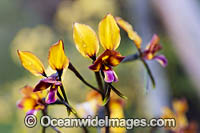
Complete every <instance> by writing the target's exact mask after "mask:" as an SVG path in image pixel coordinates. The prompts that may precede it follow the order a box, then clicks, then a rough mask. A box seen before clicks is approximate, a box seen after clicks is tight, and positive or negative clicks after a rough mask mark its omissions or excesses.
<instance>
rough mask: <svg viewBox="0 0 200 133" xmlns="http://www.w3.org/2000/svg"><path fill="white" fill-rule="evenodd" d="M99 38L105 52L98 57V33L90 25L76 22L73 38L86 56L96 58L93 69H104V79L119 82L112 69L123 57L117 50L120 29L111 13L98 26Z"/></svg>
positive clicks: (91, 67) (79, 49)
mask: <svg viewBox="0 0 200 133" xmlns="http://www.w3.org/2000/svg"><path fill="white" fill-rule="evenodd" d="M98 31H99V34H98V36H99V40H100V42H101V45H102V47H103V48H104V50H105V51H104V52H103V53H102V54H101V55H100V56H99V57H98V58H97V59H96V54H97V53H98V51H99V41H98V38H97V35H96V33H95V32H94V31H93V29H92V28H90V27H89V26H88V25H84V24H79V23H74V26H73V38H74V42H75V45H76V48H77V49H78V51H79V52H80V53H81V54H82V55H83V56H84V57H89V58H92V59H93V60H94V63H93V65H91V66H89V69H91V70H92V71H95V72H98V71H101V70H102V71H103V72H104V75H105V78H104V80H105V81H106V82H108V83H111V82H117V81H118V77H117V75H116V74H115V72H114V71H113V70H112V68H113V67H114V66H117V65H118V64H119V63H120V62H121V61H122V60H123V59H124V56H121V54H120V53H119V52H116V51H115V50H116V49H117V48H118V47H119V44H120V40H121V37H120V29H119V27H118V25H117V23H116V21H115V19H114V17H113V16H112V15H111V14H108V15H106V16H105V18H104V19H102V20H101V22H100V23H99V26H98Z"/></svg>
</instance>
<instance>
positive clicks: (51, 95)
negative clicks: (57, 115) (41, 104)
mask: <svg viewBox="0 0 200 133" xmlns="http://www.w3.org/2000/svg"><path fill="white" fill-rule="evenodd" d="M56 93H57V88H51V89H50V91H49V94H48V96H47V98H46V101H45V102H46V103H47V104H51V103H54V102H55V101H56Z"/></svg>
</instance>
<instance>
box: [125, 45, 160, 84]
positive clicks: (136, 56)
mask: <svg viewBox="0 0 200 133" xmlns="http://www.w3.org/2000/svg"><path fill="white" fill-rule="evenodd" d="M137 50H138V52H139V53H136V54H132V55H129V56H126V57H125V58H124V59H123V61H122V62H123V63H125V62H130V61H135V60H137V59H140V60H141V61H142V63H143V64H144V67H145V68H146V70H147V73H148V74H149V77H150V79H151V82H152V85H153V88H155V85H156V83H155V80H154V77H153V74H152V72H151V69H150V68H149V66H148V64H147V63H146V61H145V60H144V59H143V58H142V50H141V49H140V48H137Z"/></svg>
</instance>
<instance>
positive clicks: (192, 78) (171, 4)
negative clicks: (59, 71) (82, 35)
mask: <svg viewBox="0 0 200 133" xmlns="http://www.w3.org/2000/svg"><path fill="white" fill-rule="evenodd" d="M199 2H200V1H199V0H193V1H189V0H167V1H166V0H165V1H164V0H163V1H161V0H51V1H50V0H42V1H41V0H34V1H31V0H1V1H0V18H1V19H0V40H1V44H0V62H1V63H0V75H1V76H0V132H2V133H18V132H20V133H23V132H40V131H41V128H40V127H39V126H36V127H35V128H33V129H28V128H26V127H25V125H24V123H23V121H24V120H23V119H24V116H25V113H24V112H23V111H22V110H19V109H18V108H17V107H16V102H17V101H18V100H19V99H20V98H21V96H22V95H21V94H20V93H19V90H20V88H22V87H23V86H24V85H31V86H34V85H35V84H36V82H37V81H38V78H37V77H35V76H32V74H30V73H29V72H28V71H26V70H24V68H23V67H22V66H21V64H20V62H19V59H18V56H17V52H16V50H17V49H20V50H27V51H32V52H33V53H34V54H36V55H37V56H38V57H39V58H40V59H41V60H42V61H43V63H44V64H45V67H46V68H48V64H47V56H48V47H49V46H51V45H52V44H54V43H55V42H57V41H58V40H59V39H63V40H64V44H65V52H66V54H67V56H68V57H69V58H70V60H71V62H72V63H73V64H74V66H76V68H77V69H78V70H79V71H80V73H82V75H83V76H84V77H85V78H86V79H87V80H88V81H89V82H90V83H92V84H94V85H95V86H96V82H95V77H94V74H93V73H92V72H91V71H90V70H89V69H88V66H89V65H90V64H91V61H90V60H89V59H86V58H84V57H82V56H81V55H80V54H79V52H78V51H77V50H76V48H75V46H74V43H73V40H72V24H73V22H80V23H85V24H88V25H90V26H91V27H92V28H93V29H95V30H96V31H97V26H98V22H99V21H100V20H101V19H102V18H103V17H104V16H105V15H106V14H107V13H112V14H113V15H114V16H121V17H122V18H124V19H126V20H128V21H129V22H130V23H131V24H133V26H134V29H135V30H136V31H137V32H138V34H139V35H141V37H142V38H143V44H142V47H145V46H146V44H147V43H148V41H149V40H150V39H151V37H152V35H153V33H157V34H158V35H159V36H160V38H161V43H162V45H163V50H162V51H161V53H162V54H165V55H166V57H167V59H168V66H167V67H166V68H162V67H161V66H160V65H159V64H158V63H156V62H152V61H149V62H148V64H149V65H150V67H151V69H152V71H153V75H154V77H155V79H156V83H157V87H156V89H152V88H151V85H149V82H150V81H149V79H148V77H147V74H146V71H145V69H144V67H143V65H142V63H141V62H140V61H135V62H130V63H126V64H120V65H119V66H118V67H117V68H115V70H116V72H117V74H118V76H119V82H118V83H115V86H116V88H118V89H120V90H121V92H123V93H124V94H125V95H126V96H127V97H128V100H127V101H125V102H126V104H125V107H124V114H125V117H126V118H128V117H133V118H151V117H159V116H160V115H161V110H162V108H163V107H164V106H169V107H171V105H172V101H173V99H177V98H185V99H186V100H187V102H188V105H189V110H188V112H187V117H188V119H189V121H195V122H196V123H197V124H199V123H200V106H199V105H200V82H199V81H200V60H199V57H200V52H199V50H200V30H199V29H200V13H199V12H200V3H199ZM121 36H122V40H121V44H120V47H119V49H118V51H120V52H121V53H122V55H124V56H126V55H129V54H133V53H135V52H136V49H135V46H134V45H133V44H132V42H131V41H130V40H129V39H128V38H127V35H126V33H125V32H123V31H121ZM47 73H48V72H47ZM64 76H65V78H64V85H65V89H66V92H67V95H68V97H69V100H70V102H71V103H72V104H73V105H74V106H75V105H76V104H79V103H82V102H84V101H85V98H86V95H87V93H88V92H89V91H90V88H88V87H86V86H85V85H84V84H82V83H81V82H80V81H79V80H78V79H77V78H76V77H75V76H74V74H73V73H72V72H70V71H66V72H65V75H64ZM64 109H65V108H62V107H59V106H58V107H56V108H53V107H52V108H51V109H50V113H51V114H52V115H53V116H55V117H67V116H66V112H64V111H63V110H64ZM149 130H150V129H148V128H137V129H134V130H129V131H128V132H130V133H131V132H133V133H147V132H150V131H149ZM61 131H63V132H67V131H72V132H81V130H80V129H79V128H73V129H65V128H63V129H61ZM48 132H53V130H52V129H48ZM157 132H166V131H165V130H162V129H161V130H159V131H157Z"/></svg>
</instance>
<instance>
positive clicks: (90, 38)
mask: <svg viewBox="0 0 200 133" xmlns="http://www.w3.org/2000/svg"><path fill="white" fill-rule="evenodd" d="M73 39H74V42H75V44H76V48H77V49H78V51H79V52H80V53H81V54H82V55H83V56H85V57H92V56H94V55H95V54H96V53H97V52H98V51H99V41H98V38H97V35H96V33H95V32H94V30H93V29H92V28H90V27H89V26H88V25H85V24H79V23H74V25H73Z"/></svg>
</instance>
